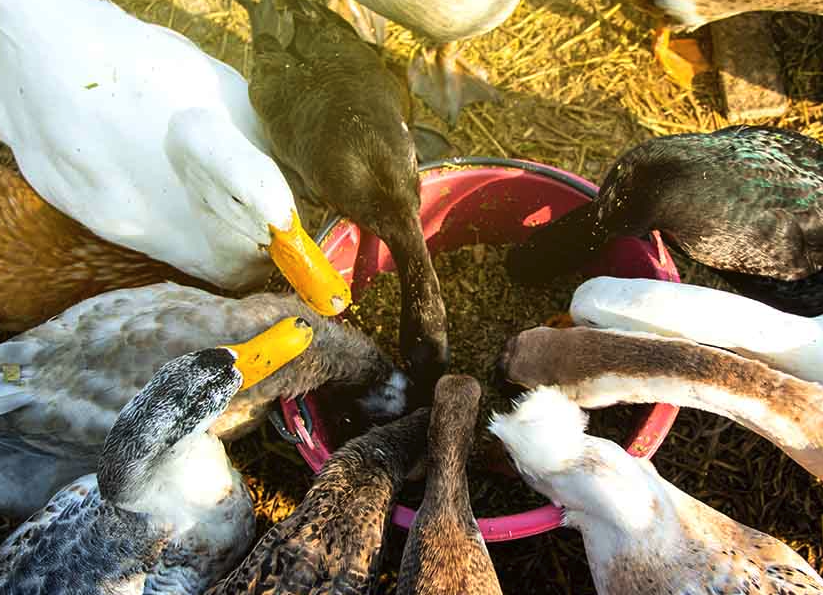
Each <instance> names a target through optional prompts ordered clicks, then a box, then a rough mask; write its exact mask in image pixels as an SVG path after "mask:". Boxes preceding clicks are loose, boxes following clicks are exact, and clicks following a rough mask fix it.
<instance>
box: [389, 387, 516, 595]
mask: <svg viewBox="0 0 823 595" xmlns="http://www.w3.org/2000/svg"><path fill="white" fill-rule="evenodd" d="M480 396H481V389H480V384H479V383H478V382H477V380H475V379H474V378H472V377H471V376H462V375H449V376H443V377H442V378H441V379H440V380H438V381H437V385H436V386H435V395H434V402H433V404H432V410H431V420H430V422H429V432H428V441H429V446H428V458H427V461H426V491H425V493H424V495H423V502H422V503H421V504H420V508H419V509H418V510H417V514H416V515H415V517H414V521H413V522H412V525H411V527H410V528H409V535H408V537H407V538H406V544H405V547H404V548H403V557H402V559H401V561H400V570H399V572H398V575H397V595H413V594H414V595H424V594H425V595H450V594H452V593H465V594H467V595H492V594H502V591H501V589H500V583H499V582H498V579H497V574H496V573H495V570H494V565H493V564H492V561H491V558H490V557H489V552H488V550H487V549H486V544H485V542H484V541H483V536H482V535H481V534H480V528H479V527H478V525H477V520H476V519H475V518H474V513H473V512H472V508H471V501H470V496H469V484H468V478H467V476H466V463H467V461H468V458H469V453H470V452H471V449H472V444H473V438H474V426H475V422H476V421H477V412H478V408H479V405H480Z"/></svg>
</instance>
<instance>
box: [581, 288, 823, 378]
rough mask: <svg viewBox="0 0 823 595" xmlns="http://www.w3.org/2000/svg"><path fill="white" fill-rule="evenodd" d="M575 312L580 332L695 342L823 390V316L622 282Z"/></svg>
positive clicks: (717, 294) (711, 293) (706, 292)
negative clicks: (636, 333)
mask: <svg viewBox="0 0 823 595" xmlns="http://www.w3.org/2000/svg"><path fill="white" fill-rule="evenodd" d="M569 311H570V313H571V318H572V320H573V321H574V323H575V324H577V325H580V326H588V327H592V328H599V329H606V328H612V329H618V330H624V331H643V332H649V333H655V334H657V335H662V336H666V337H681V338H684V339H690V340H692V341H696V342H697V343H702V344H704V345H712V346H714V347H722V348H723V349H729V350H730V351H734V352H735V353H737V354H739V355H742V356H743V357H748V358H751V359H756V360H760V361H762V362H765V363H766V364H768V365H769V366H770V367H772V368H775V369H777V370H781V371H783V372H787V373H789V374H792V375H794V376H797V377H798V378H801V379H803V380H809V381H811V382H817V383H820V384H823V316H818V317H816V318H806V317H803V316H795V315H794V314H786V313H785V312H781V311H779V310H775V309H774V308H771V307H770V306H767V305H765V304H763V303H761V302H758V301H755V300H751V299H748V298H746V297H743V296H740V295H736V294H733V293H728V292H726V291H720V290H718V289H711V288H709V287H700V286H698V285H689V284H686V283H666V282H663V281H657V280H654V279H618V278H615V277H595V278H594V279H589V280H588V281H586V282H585V283H583V284H582V285H580V287H578V288H577V291H575V292H574V297H573V298H572V303H571V307H570V308H569Z"/></svg>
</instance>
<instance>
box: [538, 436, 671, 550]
mask: <svg viewBox="0 0 823 595" xmlns="http://www.w3.org/2000/svg"><path fill="white" fill-rule="evenodd" d="M546 485H548V488H546V487H545V486H544V487H538V490H539V491H541V492H543V493H544V494H545V495H547V496H549V497H550V498H551V499H552V501H553V502H555V504H558V505H562V506H563V507H564V509H565V510H564V522H565V524H566V525H567V526H569V527H573V528H575V529H578V530H579V531H580V532H581V533H582V535H583V538H584V540H585V545H586V552H587V555H588V556H589V560H590V563H592V564H593V565H594V564H596V563H597V562H600V561H606V560H609V559H612V558H613V557H614V556H617V555H619V554H620V553H621V552H622V551H624V550H625V549H630V550H633V551H635V553H636V550H638V549H643V550H646V551H648V552H655V553H656V555H657V556H660V557H661V558H665V557H666V556H667V554H668V552H669V551H670V544H672V543H674V542H676V541H677V540H678V539H679V538H680V536H681V534H682V528H681V526H680V522H679V521H678V516H677V514H676V513H677V511H676V510H675V502H674V501H673V500H672V499H671V497H670V495H669V493H668V490H667V489H666V485H665V480H663V479H662V478H660V476H659V475H658V474H657V472H656V471H655V469H654V468H653V467H652V465H651V463H648V462H647V461H642V460H640V459H635V458H634V457H632V456H631V455H629V454H628V453H626V452H625V451H624V450H623V449H622V448H620V447H619V446H618V445H617V444H615V443H613V442H611V441H608V440H604V439H602V438H597V437H592V436H587V437H586V445H585V451H584V455H583V457H582V458H581V459H580V460H579V461H578V463H577V464H576V465H574V466H572V467H571V468H569V469H567V470H564V471H563V472H560V473H555V474H551V475H550V476H549V477H548V478H547V484H546Z"/></svg>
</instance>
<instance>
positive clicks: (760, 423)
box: [560, 332, 823, 477]
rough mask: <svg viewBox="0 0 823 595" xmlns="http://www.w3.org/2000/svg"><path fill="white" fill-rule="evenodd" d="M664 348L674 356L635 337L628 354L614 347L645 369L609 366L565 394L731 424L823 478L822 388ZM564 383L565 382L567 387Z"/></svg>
mask: <svg viewBox="0 0 823 595" xmlns="http://www.w3.org/2000/svg"><path fill="white" fill-rule="evenodd" d="M614 334H617V335H621V334H625V335H628V333H617V332H614ZM633 334H634V335H635V336H636V335H638V333H633ZM665 342H666V343H668V346H669V347H670V349H669V350H668V351H667V353H668V354H669V355H668V356H667V357H664V358H662V359H661V357H660V354H661V352H662V350H661V349H660V339H657V340H655V341H652V342H648V341H644V340H642V338H640V339H639V340H638V339H636V338H634V339H632V338H630V339H628V341H627V342H626V347H625V348H624V349H621V348H620V347H619V344H620V342H619V340H618V342H616V343H613V344H611V345H612V347H611V348H612V349H616V350H617V351H623V352H625V353H631V354H632V358H633V359H636V361H638V362H643V363H642V364H641V365H640V367H638V368H636V369H635V370H632V369H630V368H629V367H628V366H629V365H631V364H627V363H623V364H613V367H612V369H611V370H609V369H608V364H604V365H603V366H601V368H600V371H599V372H598V375H597V376H593V377H590V378H588V379H586V380H584V381H582V382H574V383H571V384H570V385H569V386H566V387H565V389H567V390H569V394H574V395H576V397H575V398H576V399H577V400H578V403H579V404H580V405H581V406H582V407H589V408H591V407H603V406H608V405H610V404H614V403H656V402H659V401H660V399H661V398H663V399H664V400H665V402H666V403H669V404H672V405H677V406H679V407H691V408H694V409H700V410H702V411H708V412H709V413H714V414H716V415H720V416H723V417H726V418H729V419H732V420H734V421H736V422H737V423H739V424H741V425H742V426H745V427H746V428H748V429H750V430H752V431H754V432H756V433H757V434H759V435H761V436H763V437H764V438H766V439H767V440H769V441H771V442H773V443H774V444H776V445H777V446H779V447H780V448H781V449H783V451H785V452H786V453H787V454H788V455H789V456H791V457H792V458H793V459H795V460H796V461H797V462H798V463H800V464H801V465H803V466H804V467H805V468H806V469H808V470H809V471H810V472H812V473H814V474H815V475H816V476H818V477H823V457H821V456H820V451H821V449H823V444H821V443H820V440H819V439H818V438H817V436H819V430H818V428H819V427H820V424H823V414H820V413H819V412H820V411H823V388H821V387H820V385H819V384H816V383H812V382H804V381H802V380H799V379H797V378H794V377H793V376H790V375H788V374H783V373H781V372H777V371H775V370H772V369H771V368H769V367H768V366H766V365H764V364H761V363H760V362H756V361H752V360H748V359H745V358H742V357H739V356H737V355H734V354H731V353H728V352H726V351H723V350H720V349H715V348H711V347H705V346H697V345H694V344H691V343H688V342H686V341H682V340H678V339H666V340H665ZM612 360H613V358H612ZM641 368H643V369H642V370H641ZM569 379H571V377H570V378H569ZM564 380H566V379H561V380H560V384H561V386H562V385H563V384H565V382H564Z"/></svg>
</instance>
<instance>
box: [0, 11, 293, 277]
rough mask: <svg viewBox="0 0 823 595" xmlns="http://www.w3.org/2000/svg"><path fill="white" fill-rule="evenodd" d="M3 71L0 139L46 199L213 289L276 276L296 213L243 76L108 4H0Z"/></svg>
mask: <svg viewBox="0 0 823 595" xmlns="http://www.w3.org/2000/svg"><path fill="white" fill-rule="evenodd" d="M0 72H2V73H3V76H2V77H0V141H1V142H4V143H5V144H7V145H9V146H10V147H11V149H12V151H13V152H14V156H15V158H16V160H17V163H18V165H19V166H20V169H21V171H22V173H23V175H24V176H25V178H26V180H28V182H29V183H30V184H31V185H32V186H33V187H34V188H35V190H37V192H38V193H39V194H40V195H41V196H42V197H43V198H44V199H45V200H46V201H48V202H49V203H51V204H52V205H53V206H55V207H56V208H57V209H59V210H60V211H62V212H63V213H65V214H67V215H68V216H70V217H72V218H73V219H75V220H77V221H79V222H80V223H82V224H83V225H85V226H86V227H88V228H89V229H91V230H92V231H93V232H94V233H95V234H97V235H99V236H101V237H103V238H105V239H107V240H109V241H111V242H114V243H116V244H120V245H123V246H127V247H129V248H131V249H133V250H137V251H139V252H143V253H145V254H148V255H149V256H152V257H153V258H155V259H158V260H162V261H164V262H167V263H169V264H171V265H172V266H174V267H176V268H178V269H180V270H183V271H185V272H187V273H189V274H191V275H194V276H196V277H200V278H203V279H207V280H208V281H211V282H212V283H214V284H216V285H219V286H222V287H225V288H229V289H241V288H246V287H250V286H253V285H255V284H259V283H262V282H263V281H265V279H266V278H267V277H268V276H269V274H270V273H271V270H272V269H273V266H274V265H273V263H272V261H271V259H270V258H269V257H268V255H267V254H266V252H265V251H264V250H260V248H259V244H260V243H261V242H260V239H261V238H264V239H266V240H268V238H269V237H270V236H269V233H268V227H267V224H268V223H272V224H273V225H276V226H281V225H284V222H289V223H290V221H291V212H292V210H293V209H294V208H295V206H294V200H293V196H292V194H291V191H290V189H289V187H288V185H287V184H286V181H285V179H284V178H283V176H282V174H281V172H280V171H279V169H278V168H277V167H276V166H275V165H274V163H273V162H272V161H271V159H269V158H268V157H267V156H266V154H265V153H264V151H266V150H268V143H267V141H266V138H265V134H264V132H263V128H262V125H261V124H260V121H259V119H258V118H257V116H256V113H255V111H254V109H253V108H252V106H251V104H250V102H249V98H248V85H247V83H246V81H245V80H244V79H243V77H242V76H241V75H240V73H238V72H237V71H236V70H234V69H233V68H231V67H229V66H227V65H226V64H223V63H222V62H220V61H218V60H215V59H214V58H211V57H210V56H209V55H207V54H206V53H204V52H203V51H201V50H200V49H198V48H197V46H195V45H194V44H193V43H192V42H191V41H189V40H188V39H186V38H185V37H183V36H182V35H179V34H177V33H175V32H173V31H171V30H169V29H166V28H164V27H158V26H155V25H151V24H148V23H144V22H142V21H140V20H139V19H136V18H134V17H132V16H131V15H129V14H127V13H126V12H124V11H123V10H122V9H120V8H119V7H117V6H116V5H115V4H113V3H110V2H101V1H100V0H61V1H59V2H55V1H54V0H26V1H25V2H17V1H13V0H0ZM57 97H59V101H57V100H55V98H57ZM204 136H205V137H207V138H205V140H204ZM167 139H170V141H171V142H169V143H168V144H167V143H166V141H167ZM232 195H236V196H237V197H238V198H239V199H240V200H242V202H243V204H242V205H241V204H239V203H237V202H235V201H234V199H232ZM264 243H265V242H264Z"/></svg>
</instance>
